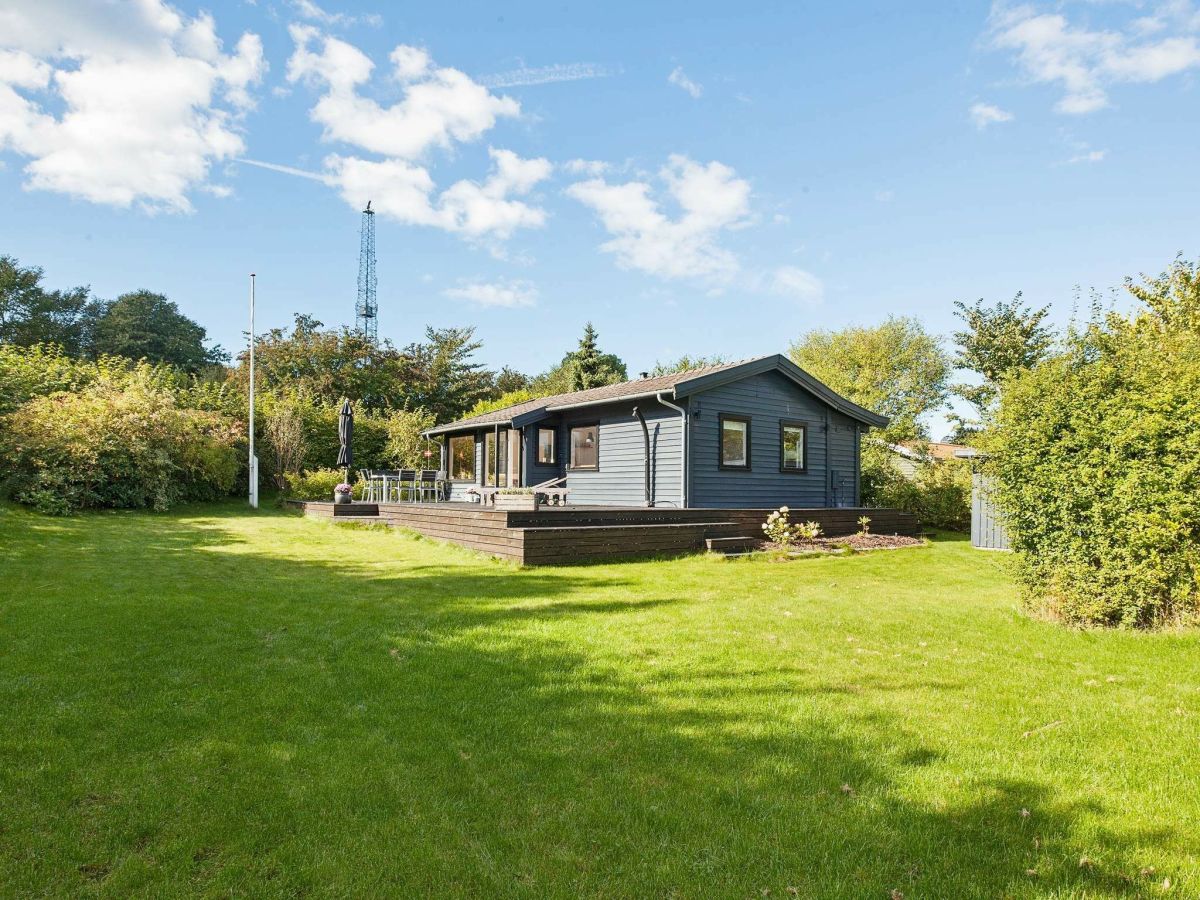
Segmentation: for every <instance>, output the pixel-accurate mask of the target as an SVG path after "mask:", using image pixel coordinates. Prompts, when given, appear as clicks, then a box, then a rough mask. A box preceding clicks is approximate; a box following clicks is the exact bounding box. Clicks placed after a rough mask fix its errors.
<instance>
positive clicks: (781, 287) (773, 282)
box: [769, 266, 825, 304]
mask: <svg viewBox="0 0 1200 900" xmlns="http://www.w3.org/2000/svg"><path fill="white" fill-rule="evenodd" d="M769 290H770V291H771V293H772V294H777V295H779V296H781V297H791V298H793V299H795V300H800V301H802V302H804V303H812V304H816V303H820V302H821V301H822V300H824V299H825V285H824V284H822V283H821V279H820V278H818V277H817V276H816V275H814V274H812V273H811V272H806V271H805V270H804V269H800V268H797V267H796V266H780V267H779V268H778V269H776V270H775V271H774V272H773V273H771V277H770V281H769Z"/></svg>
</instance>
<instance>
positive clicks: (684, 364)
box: [650, 353, 729, 378]
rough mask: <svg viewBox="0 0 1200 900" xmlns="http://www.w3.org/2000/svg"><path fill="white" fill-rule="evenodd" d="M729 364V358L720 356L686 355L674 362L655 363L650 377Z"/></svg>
mask: <svg viewBox="0 0 1200 900" xmlns="http://www.w3.org/2000/svg"><path fill="white" fill-rule="evenodd" d="M727 362H729V357H727V356H722V355H720V354H717V355H714V356H688V355H687V354H686V353H685V354H684V355H683V356H681V357H679V359H677V360H675V361H674V362H668V363H662V362H655V363H654V368H653V369H651V370H650V377H651V378H656V377H658V376H659V375H674V374H675V373H677V372H690V371H692V370H693V369H707V368H708V367H709V366H722V365H724V364H725V363H727Z"/></svg>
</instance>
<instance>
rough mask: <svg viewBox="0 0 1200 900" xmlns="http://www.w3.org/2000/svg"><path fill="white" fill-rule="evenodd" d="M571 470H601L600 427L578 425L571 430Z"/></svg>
mask: <svg viewBox="0 0 1200 900" xmlns="http://www.w3.org/2000/svg"><path fill="white" fill-rule="evenodd" d="M571 468H572V469H599V468H600V426H599V425H577V426H576V427H575V428H572V429H571Z"/></svg>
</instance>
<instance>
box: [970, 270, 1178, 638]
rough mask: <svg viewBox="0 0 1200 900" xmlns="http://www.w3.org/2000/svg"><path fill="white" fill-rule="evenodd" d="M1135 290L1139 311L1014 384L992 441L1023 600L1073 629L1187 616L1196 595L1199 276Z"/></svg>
mask: <svg viewBox="0 0 1200 900" xmlns="http://www.w3.org/2000/svg"><path fill="white" fill-rule="evenodd" d="M1129 287H1130V290H1131V292H1132V293H1133V294H1134V295H1135V296H1137V297H1138V298H1139V299H1140V300H1142V302H1143V303H1144V308H1143V309H1141V310H1139V311H1137V312H1135V313H1134V314H1132V315H1130V316H1123V315H1117V314H1115V313H1114V314H1110V315H1108V316H1107V317H1105V318H1103V319H1101V320H1097V321H1094V322H1092V323H1091V324H1090V325H1089V326H1087V327H1086V328H1085V329H1083V330H1081V331H1073V332H1072V333H1071V334H1070V335H1069V336H1068V339H1067V342H1066V346H1065V348H1064V349H1063V350H1062V351H1061V352H1060V353H1058V354H1057V355H1055V356H1054V357H1052V358H1050V359H1048V360H1046V361H1045V362H1043V363H1041V364H1039V365H1038V366H1036V367H1034V368H1033V369H1032V370H1030V371H1028V372H1026V373H1023V374H1020V375H1018V376H1016V377H1015V378H1013V379H1011V380H1009V381H1008V382H1006V383H1005V384H1004V385H1003V387H1002V390H1001V401H1000V409H999V412H998V414H997V417H996V421H995V423H994V425H993V427H992V428H991V429H990V430H989V432H988V434H987V435H986V436H985V439H984V449H986V450H987V451H988V452H989V453H990V457H989V459H988V462H987V466H988V471H989V474H990V475H991V476H992V479H993V485H994V488H993V496H994V499H995V500H996V502H997V503H998V505H999V507H1000V508H1001V510H1002V511H1003V518H1004V522H1005V525H1006V527H1007V530H1008V534H1009V539H1010V542H1011V544H1012V546H1013V548H1014V550H1015V551H1016V552H1017V559H1018V561H1019V564H1020V571H1021V575H1022V579H1023V581H1024V585H1025V590H1026V596H1027V601H1028V602H1029V603H1030V604H1031V605H1033V606H1035V607H1037V608H1039V609H1041V610H1044V611H1047V612H1049V613H1051V614H1054V615H1056V616H1058V617H1061V618H1063V619H1065V620H1066V621H1069V622H1072V623H1077V624H1087V625H1117V626H1124V627H1145V626H1151V625H1157V624H1162V623H1165V622H1169V621H1176V620H1180V619H1186V618H1191V617H1194V616H1195V615H1196V612H1197V608H1198V601H1197V598H1198V596H1200V585H1198V579H1197V576H1198V573H1200V544H1198V542H1197V541H1198V538H1200V273H1198V272H1197V270H1196V268H1195V267H1194V266H1193V265H1191V264H1189V263H1185V262H1181V261H1177V263H1176V264H1175V266H1174V267H1173V268H1172V269H1171V270H1170V271H1169V272H1167V273H1165V274H1164V275H1162V276H1160V277H1159V278H1156V279H1150V280H1148V281H1147V282H1146V285H1145V287H1141V286H1134V285H1132V284H1131V285H1129Z"/></svg>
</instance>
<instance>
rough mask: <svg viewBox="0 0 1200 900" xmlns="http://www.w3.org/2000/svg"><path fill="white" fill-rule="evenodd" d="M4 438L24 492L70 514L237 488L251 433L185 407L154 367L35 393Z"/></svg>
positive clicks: (165, 503) (163, 505)
mask: <svg viewBox="0 0 1200 900" xmlns="http://www.w3.org/2000/svg"><path fill="white" fill-rule="evenodd" d="M0 440H2V441H3V444H4V447H3V452H4V454H5V455H6V456H7V457H8V458H10V459H12V460H13V466H12V472H11V476H10V482H11V487H12V491H13V495H14V496H15V497H16V499H17V500H18V501H20V502H22V503H27V504H29V505H32V506H35V507H37V508H38V509H40V510H43V511H45V512H49V513H59V514H61V513H66V512H71V511H74V510H79V509H88V508H96V507H117V508H141V507H152V508H154V509H159V510H163V509H168V508H169V507H171V506H172V505H174V504H175V503H177V502H180V501H186V500H199V499H213V498H215V497H219V496H222V495H225V494H228V493H229V492H230V491H231V490H232V489H233V487H234V484H235V482H236V478H237V474H238V470H239V454H238V452H237V449H236V448H237V447H238V446H239V444H240V442H241V440H242V436H241V434H240V432H239V431H238V429H237V427H236V425H234V424H233V423H231V422H230V421H229V420H228V419H225V418H224V417H222V416H219V415H217V414H215V413H208V412H202V411H199V410H192V409H180V408H178V407H177V406H176V405H175V401H174V398H173V397H172V395H171V393H170V392H169V391H167V390H165V389H164V388H163V387H161V386H160V385H159V384H157V383H156V379H155V378H154V377H153V372H152V370H151V369H150V367H145V368H142V369H135V370H133V371H132V372H131V373H129V374H128V377H124V378H121V379H112V378H109V377H107V376H104V375H101V376H100V377H99V378H98V379H97V380H95V381H93V382H92V383H91V384H89V385H87V386H86V387H83V388H82V389H81V390H79V391H78V392H77V393H66V392H59V393H54V394H49V395H47V396H42V397H34V398H33V399H32V400H30V401H29V402H27V403H25V404H24V405H23V406H21V407H20V408H19V409H17V410H16V411H15V412H12V413H9V414H8V415H7V416H5V417H4V418H3V420H0Z"/></svg>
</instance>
